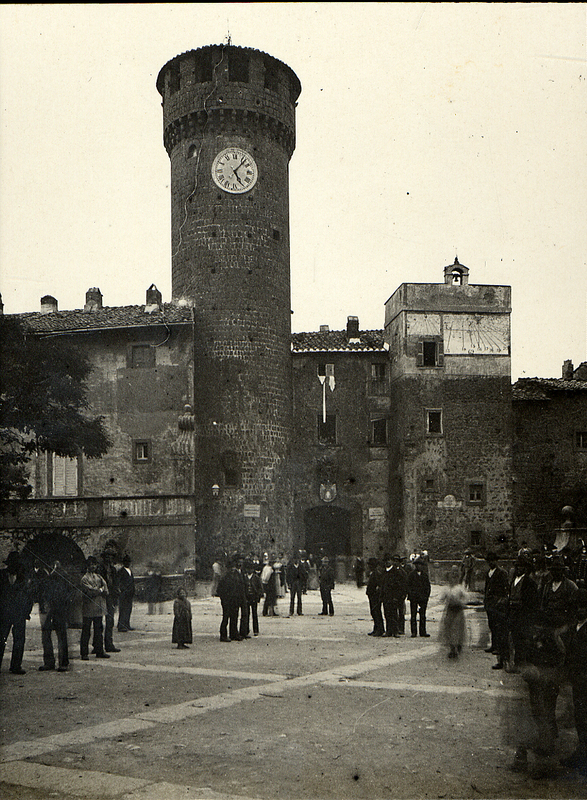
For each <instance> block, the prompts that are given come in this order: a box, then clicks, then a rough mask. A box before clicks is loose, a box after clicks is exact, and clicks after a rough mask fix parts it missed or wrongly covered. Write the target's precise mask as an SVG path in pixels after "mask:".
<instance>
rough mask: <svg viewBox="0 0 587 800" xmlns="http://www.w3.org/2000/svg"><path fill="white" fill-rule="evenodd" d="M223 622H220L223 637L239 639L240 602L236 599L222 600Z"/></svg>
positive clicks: (221, 636)
mask: <svg viewBox="0 0 587 800" xmlns="http://www.w3.org/2000/svg"><path fill="white" fill-rule="evenodd" d="M220 602H221V604H222V622H221V623H220V638H221V639H227V638H230V639H238V638H239V632H238V612H239V608H240V606H239V604H238V601H236V600H221V601H220Z"/></svg>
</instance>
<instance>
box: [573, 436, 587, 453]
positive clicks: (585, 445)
mask: <svg viewBox="0 0 587 800" xmlns="http://www.w3.org/2000/svg"><path fill="white" fill-rule="evenodd" d="M575 445H576V447H577V449H578V450H587V431H575Z"/></svg>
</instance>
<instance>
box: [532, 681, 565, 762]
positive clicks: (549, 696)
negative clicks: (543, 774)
mask: <svg viewBox="0 0 587 800" xmlns="http://www.w3.org/2000/svg"><path fill="white" fill-rule="evenodd" d="M551 671H552V670H551ZM548 672H549V671H548V670H542V669H541V668H540V667H539V668H538V675H532V676H531V678H530V679H526V680H527V683H528V689H529V692H530V709H531V711H532V717H533V718H534V722H535V724H536V728H537V734H538V735H537V737H536V738H537V741H538V742H539V750H537V753H538V755H541V756H550V755H552V754H553V753H554V748H555V743H556V738H557V736H558V726H557V722H556V701H557V698H558V695H559V691H560V682H559V680H557V679H556V678H552V677H551V676H550V675H549V674H548Z"/></svg>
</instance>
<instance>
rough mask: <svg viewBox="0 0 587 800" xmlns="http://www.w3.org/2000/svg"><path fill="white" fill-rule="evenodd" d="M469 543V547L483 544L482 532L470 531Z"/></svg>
mask: <svg viewBox="0 0 587 800" xmlns="http://www.w3.org/2000/svg"><path fill="white" fill-rule="evenodd" d="M469 544H470V545H471V547H482V546H483V532H482V531H471V533H470V534H469Z"/></svg>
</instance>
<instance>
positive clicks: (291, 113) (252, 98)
mask: <svg viewBox="0 0 587 800" xmlns="http://www.w3.org/2000/svg"><path fill="white" fill-rule="evenodd" d="M157 89H158V91H159V93H160V94H161V96H162V98H163V103H162V105H163V118H164V144H165V148H166V150H167V153H168V154H169V158H170V161H171V230H172V293H173V298H174V301H175V302H187V303H189V304H190V305H191V306H192V307H193V314H194V385H195V391H194V398H195V408H194V414H195V430H196V463H195V473H196V474H195V478H196V480H195V485H196V502H197V504H198V523H197V527H198V529H199V533H198V534H197V538H198V541H199V543H200V549H202V547H204V545H203V542H204V541H206V542H210V543H212V541H214V546H224V545H225V546H226V547H231V548H232V547H236V548H241V547H242V548H248V547H251V548H255V549H257V548H263V549H264V550H265V549H268V548H269V549H281V548H285V547H287V546H288V545H289V542H290V536H291V522H290V520H291V505H292V504H291V490H290V482H289V477H288V456H289V447H290V439H291V420H292V408H291V404H292V391H291V349H290V339H291V301H290V263H289V207H288V206H289V203H288V165H289V160H290V158H291V155H292V153H293V150H294V147H295V107H296V101H297V98H298V96H299V94H300V91H301V87H300V82H299V80H298V78H297V77H296V75H295V74H294V72H293V71H292V70H291V69H290V68H289V67H288V66H286V65H285V64H283V63H282V62H280V61H278V60H277V59H275V58H273V57H271V56H269V55H267V54H265V53H262V52H259V51H258V50H253V49H249V48H240V47H233V46H230V45H211V46H208V47H203V48H200V49H198V50H192V51H190V52H187V53H183V54H182V55H179V56H177V57H176V58H174V59H172V60H171V61H169V62H168V63H167V64H166V65H165V66H164V67H163V69H162V70H161V72H160V73H159V76H158V78H157ZM201 555H203V554H202V553H201Z"/></svg>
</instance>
